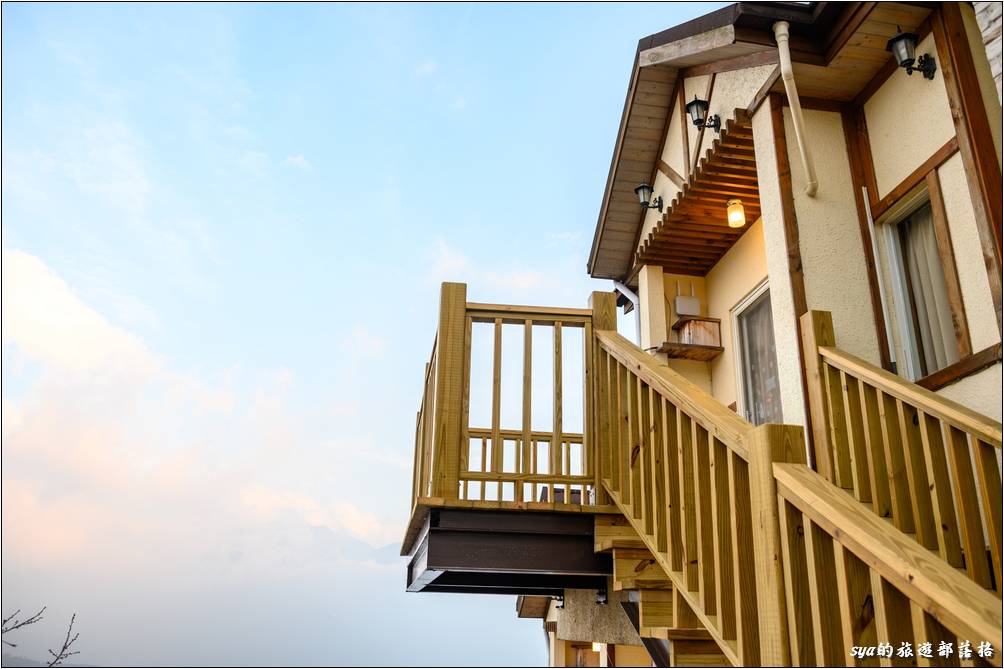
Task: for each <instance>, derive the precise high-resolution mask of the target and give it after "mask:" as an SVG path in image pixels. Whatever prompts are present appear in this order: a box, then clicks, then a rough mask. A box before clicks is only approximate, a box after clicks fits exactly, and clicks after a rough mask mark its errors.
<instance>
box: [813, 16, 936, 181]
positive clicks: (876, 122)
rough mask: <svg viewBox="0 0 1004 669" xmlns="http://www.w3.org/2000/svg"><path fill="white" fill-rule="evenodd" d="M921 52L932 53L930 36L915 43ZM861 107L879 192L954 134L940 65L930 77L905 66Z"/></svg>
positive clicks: (923, 159) (932, 38)
mask: <svg viewBox="0 0 1004 669" xmlns="http://www.w3.org/2000/svg"><path fill="white" fill-rule="evenodd" d="M923 53H929V54H931V55H934V56H935V57H937V49H936V48H935V45H934V36H933V35H928V36H927V37H925V38H924V39H923V40H921V42H920V44H918V45H917V55H918V57H919V56H920V54H923ZM864 111H865V121H866V122H867V124H868V139H869V141H870V143H871V151H872V156H873V158H874V161H875V181H876V184H877V186H878V192H879V197H884V196H885V195H886V194H887V193H888V192H889V191H891V190H892V189H893V188H895V187H896V186H897V185H899V183H900V182H901V181H903V179H905V178H906V177H908V176H909V175H910V173H911V172H913V170H915V169H916V168H917V167H919V166H920V165H921V164H923V162H924V161H925V160H927V158H928V157H930V156H931V154H933V153H934V152H935V151H937V150H938V149H940V148H941V147H942V146H944V144H945V142H947V141H948V140H949V139H951V138H952V137H953V136H954V135H955V125H954V123H953V121H952V112H951V109H950V108H949V106H948V93H947V92H946V90H945V80H944V77H943V76H942V73H941V68H940V67H939V68H938V70H937V71H936V72H935V73H934V79H933V80H928V79H925V78H924V77H923V76H922V75H921V74H920V73H918V72H915V73H914V74H913V75H912V76H907V74H906V72H905V71H897V72H894V73H893V75H892V76H891V77H889V79H887V80H886V82H885V83H884V84H882V86H881V87H880V88H879V89H878V90H877V91H876V92H875V94H874V95H872V97H871V98H869V100H868V101H867V102H866V103H865V107H864ZM809 136H810V137H812V134H811V133H809ZM813 142H815V140H813ZM816 153H817V154H819V153H820V152H819V151H816ZM794 164H795V163H793V165H794ZM817 168H818V164H817Z"/></svg>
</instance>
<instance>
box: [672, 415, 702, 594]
mask: <svg viewBox="0 0 1004 669" xmlns="http://www.w3.org/2000/svg"><path fill="white" fill-rule="evenodd" d="M692 424H693V421H692V420H691V419H690V417H689V416H687V415H686V414H685V413H684V412H682V411H681V410H680V408H679V407H677V408H676V441H677V443H678V444H679V458H680V466H679V472H680V523H681V528H682V530H683V531H682V536H681V539H682V540H683V545H682V548H683V572H684V575H685V582H686V584H687V589H688V590H690V591H691V592H697V591H698V590H699V588H700V586H699V584H698V580H697V576H698V574H697V569H698V567H697V564H698V559H699V558H698V547H697V513H696V509H695V507H696V506H697V493H696V491H695V490H694V450H693V444H692V439H693V431H692V430H693V428H692Z"/></svg>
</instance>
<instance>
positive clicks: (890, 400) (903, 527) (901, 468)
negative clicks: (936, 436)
mask: <svg viewBox="0 0 1004 669" xmlns="http://www.w3.org/2000/svg"><path fill="white" fill-rule="evenodd" d="M875 392H876V395H877V403H878V411H879V424H880V426H881V427H882V448H883V451H884V454H885V463H886V473H887V475H888V481H889V500H890V504H891V507H892V521H893V524H894V525H895V526H896V529H898V530H900V531H901V532H905V533H907V534H909V533H911V532H913V531H914V527H915V525H914V522H913V505H912V504H911V502H910V486H909V483H908V482H907V480H906V478H907V476H906V462H905V460H904V457H903V450H904V449H903V441H902V439H901V438H900V429H899V416H898V414H897V411H896V398H894V397H890V396H889V395H886V394H885V393H883V392H882V391H881V390H878V389H876V391H875Z"/></svg>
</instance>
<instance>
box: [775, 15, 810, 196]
mask: <svg viewBox="0 0 1004 669" xmlns="http://www.w3.org/2000/svg"><path fill="white" fill-rule="evenodd" d="M774 37H775V39H777V52H778V55H779V56H780V60H781V79H782V80H783V81H784V92H785V93H787V95H788V106H789V107H791V120H792V123H794V125H795V141H796V142H798V153H799V155H800V156H801V157H802V166H803V167H804V168H805V178H806V182H807V183H806V184H805V194H806V195H808V196H809V197H814V196H815V195H816V188H818V187H819V181H817V180H816V168H815V166H814V165H813V164H812V155H811V154H810V153H809V147H808V146H807V145H806V142H805V124H804V122H803V121H802V104H801V103H800V102H799V100H798V89H797V88H795V72H794V71H793V70H792V67H791V50H790V49H789V47H788V22H787V21H778V22H777V23H775V24H774Z"/></svg>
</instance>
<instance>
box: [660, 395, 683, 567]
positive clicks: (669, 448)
mask: <svg viewBox="0 0 1004 669" xmlns="http://www.w3.org/2000/svg"><path fill="white" fill-rule="evenodd" d="M660 402H661V403H662V419H663V429H662V433H663V435H664V441H665V444H666V451H665V456H664V458H663V462H664V463H665V464H664V478H665V486H666V498H667V502H666V503H667V508H666V523H667V527H666V533H667V536H668V540H669V551H668V552H669V564H670V566H671V567H672V569H673V571H677V572H682V571H683V537H682V531H681V528H682V527H683V525H682V521H681V519H682V516H681V515H680V455H679V451H680V442H679V439H678V437H677V435H678V432H677V410H676V407H675V406H673V405H672V404H670V403H669V402H667V401H666V400H665V399H664V398H662V397H660Z"/></svg>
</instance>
